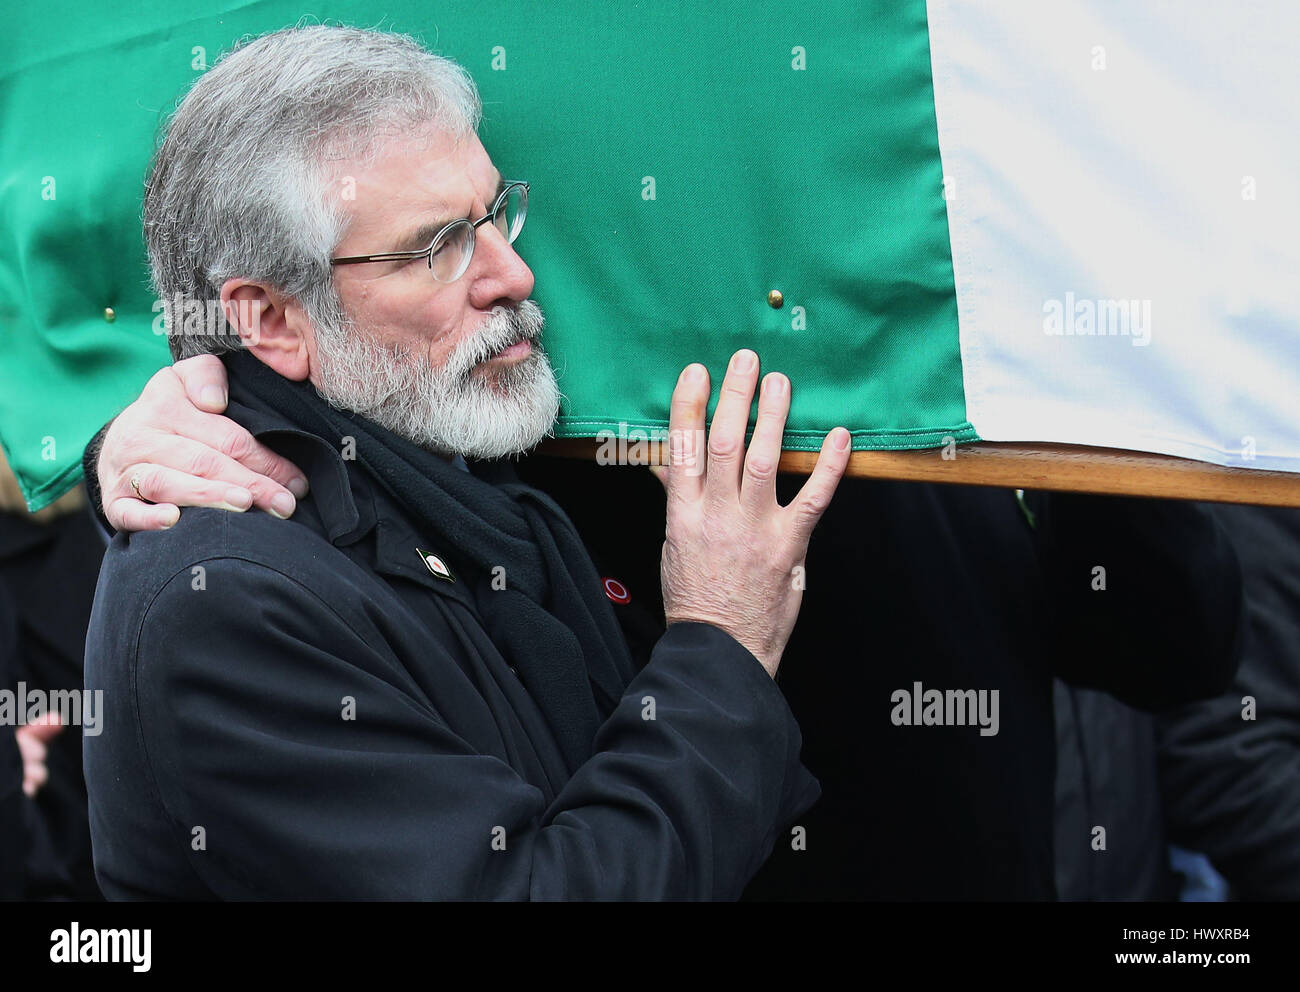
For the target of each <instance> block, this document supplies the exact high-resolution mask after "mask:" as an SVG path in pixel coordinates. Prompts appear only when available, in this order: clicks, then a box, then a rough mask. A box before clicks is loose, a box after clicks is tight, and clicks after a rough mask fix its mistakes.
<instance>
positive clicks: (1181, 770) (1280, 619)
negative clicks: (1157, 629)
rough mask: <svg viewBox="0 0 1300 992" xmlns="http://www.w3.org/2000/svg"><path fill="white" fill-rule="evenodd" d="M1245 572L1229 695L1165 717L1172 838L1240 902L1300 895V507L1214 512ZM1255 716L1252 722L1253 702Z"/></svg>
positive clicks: (1163, 752)
mask: <svg viewBox="0 0 1300 992" xmlns="http://www.w3.org/2000/svg"><path fill="white" fill-rule="evenodd" d="M1213 513H1214V516H1215V518H1216V519H1217V520H1218V521H1219V522H1220V524H1222V526H1223V527H1224V529H1225V530H1226V531H1227V533H1228V535H1229V536H1230V537H1231V538H1232V540H1233V541H1234V542H1235V544H1236V547H1237V555H1238V557H1239V558H1240V559H1241V563H1242V572H1243V574H1244V576H1245V590H1246V616H1247V622H1246V626H1245V639H1244V646H1243V651H1242V662H1241V669H1240V671H1239V672H1238V673H1237V677H1236V678H1235V679H1234V680H1233V683H1232V687H1231V689H1230V690H1229V691H1228V692H1226V693H1225V694H1223V695H1222V696H1220V697H1218V698H1216V699H1212V700H1208V701H1206V702H1201V703H1195V704H1192V705H1189V706H1185V707H1181V708H1179V709H1177V710H1175V711H1173V712H1170V713H1167V714H1162V715H1161V717H1160V719H1159V721H1158V727H1159V735H1160V736H1159V745H1160V762H1161V779H1162V785H1163V792H1164V801H1165V810H1166V816H1167V818H1168V824H1169V834H1170V839H1171V840H1173V841H1174V842H1175V843H1177V844H1180V845H1182V846H1183V847H1186V848H1189V849H1190V850H1193V851H1198V852H1200V853H1202V854H1205V855H1206V856H1208V857H1209V859H1210V861H1211V862H1213V864H1214V867H1215V868H1216V869H1218V871H1219V872H1220V873H1222V874H1223V875H1224V877H1225V878H1227V880H1228V881H1229V882H1230V883H1231V885H1232V889H1233V895H1234V897H1235V898H1240V899H1284V900H1296V899H1300V510H1295V509H1284V508H1273V507H1258V506H1216V507H1215V508H1214V509H1213ZM1246 696H1250V697H1252V698H1253V699H1254V701H1255V719H1253V720H1248V719H1244V718H1243V711H1244V710H1245V707H1246V704H1245V703H1243V698H1244V697H1246Z"/></svg>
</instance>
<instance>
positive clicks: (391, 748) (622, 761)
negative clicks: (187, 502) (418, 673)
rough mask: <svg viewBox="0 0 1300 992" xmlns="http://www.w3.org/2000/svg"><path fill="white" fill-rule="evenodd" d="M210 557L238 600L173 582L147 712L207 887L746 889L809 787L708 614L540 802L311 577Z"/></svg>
mask: <svg viewBox="0 0 1300 992" xmlns="http://www.w3.org/2000/svg"><path fill="white" fill-rule="evenodd" d="M205 564H206V568H207V576H206V581H207V585H208V587H209V588H211V587H214V586H217V585H224V584H227V583H228V584H229V585H230V586H231V587H237V588H239V589H240V591H241V595H240V596H238V597H219V598H218V597H211V598H208V597H196V596H195V595H194V594H193V593H192V592H190V591H188V590H189V572H188V571H185V572H183V573H181V574H180V575H179V576H178V577H176V578H174V579H173V580H172V581H171V582H169V583H168V585H167V586H166V587H164V588H163V590H162V591H161V592H160V593H159V595H158V596H157V597H156V599H155V600H154V601H153V603H152V605H151V606H150V608H149V612H148V614H147V615H146V617H145V619H144V623H143V626H142V632H141V635H140V639H139V642H138V649H137V651H136V658H137V665H136V678H135V682H136V684H138V686H139V689H138V692H139V696H138V699H137V701H136V705H137V706H138V709H139V723H140V727H139V732H140V733H141V734H142V742H143V745H144V751H145V753H146V754H147V755H148V756H149V761H150V765H151V771H152V775H153V776H154V779H155V780H156V782H157V787H158V794H159V796H160V797H161V801H162V802H163V804H164V805H165V806H166V812H167V814H168V817H169V819H171V820H172V821H173V822H174V823H175V824H177V830H178V839H179V841H180V843H182V844H184V845H185V847H186V849H187V850H188V848H189V844H188V838H189V835H190V831H191V830H192V829H193V827H194V826H196V825H201V826H203V827H204V829H205V834H206V838H207V846H206V850H204V851H201V852H198V853H190V854H189V855H187V856H188V857H189V860H190V863H191V864H192V866H193V867H194V870H195V871H196V872H197V873H198V874H199V876H201V878H202V879H203V881H204V883H205V885H206V886H207V887H208V888H209V889H210V890H211V891H213V892H214V893H216V894H217V895H218V896H220V897H223V898H230V899H268V898H269V899H290V898H293V899H338V898H345V899H437V900H444V899H456V900H459V899H511V900H526V899H538V900H560V899H563V900H570V899H735V898H738V897H739V895H740V892H741V890H742V888H743V887H744V885H745V884H746V883H747V882H748V881H749V879H750V877H751V876H752V875H753V874H754V873H755V872H756V871H757V870H758V868H759V866H760V865H761V864H762V862H763V860H765V858H766V857H767V855H768V854H769V853H770V851H771V849H772V846H773V844H774V843H775V839H776V836H777V833H778V831H779V830H780V829H781V828H783V827H785V826H786V825H787V824H788V822H789V821H790V820H791V819H793V817H795V816H797V815H798V813H800V812H802V811H803V810H804V809H806V808H807V807H808V806H809V805H810V804H811V803H812V802H813V801H814V799H815V798H816V796H817V794H818V791H819V790H818V787H817V783H816V780H815V779H814V778H812V776H811V775H810V774H809V773H808V772H807V770H806V769H805V768H804V767H803V766H802V764H800V762H799V751H800V747H801V738H800V734H799V728H798V725H797V724H796V723H795V721H794V718H793V716H792V715H791V713H790V711H789V708H788V707H787V705H786V703H785V700H784V697H783V696H782V694H781V692H780V690H779V689H778V688H777V687H776V685H775V684H774V683H773V681H772V679H771V678H770V677H769V676H768V675H767V673H766V672H765V671H764V670H763V668H762V666H761V665H760V664H759V663H758V661H757V660H756V659H755V658H754V656H753V655H752V654H750V653H749V652H748V651H747V650H746V649H745V648H743V647H742V646H741V645H740V644H739V643H738V642H737V641H735V640H734V639H733V638H732V637H731V636H729V635H728V634H726V633H724V632H723V631H721V630H719V629H717V628H715V627H712V626H708V625H705V624H698V623H681V624H676V625H674V626H673V627H672V628H670V629H669V631H668V632H667V633H666V634H665V635H664V636H663V638H662V639H661V640H660V642H659V644H658V646H657V647H656V649H655V651H654V654H653V656H652V658H651V660H650V663H649V664H648V665H647V666H646V667H645V668H644V669H643V670H642V671H641V673H640V674H639V675H637V676H636V678H635V679H634V680H633V681H632V683H631V684H630V685H629V687H628V689H627V691H626V694H625V695H624V697H623V699H622V701H621V703H620V704H619V705H618V707H617V708H616V709H615V711H614V712H613V714H612V715H611V716H610V717H609V718H608V720H607V721H606V722H605V724H604V725H603V726H602V727H601V728H600V730H599V733H598V735H597V737H596V742H595V753H594V755H593V757H592V758H590V759H589V760H588V761H587V762H586V764H584V765H583V766H582V767H581V768H579V769H578V770H577V772H576V773H575V774H574V776H573V777H572V778H571V779H570V780H569V782H568V783H567V784H566V785H565V786H564V787H563V788H562V789H561V790H560V792H559V794H558V795H557V796H556V798H555V800H554V801H553V802H552V803H551V804H550V805H549V806H548V805H546V804H545V803H544V801H543V796H542V793H541V792H540V791H539V790H538V789H537V788H536V787H534V786H533V785H531V784H530V783H529V782H527V781H526V780H524V779H523V778H522V777H520V775H518V774H517V773H516V772H515V771H514V769H513V768H511V766H510V765H508V764H506V763H505V762H503V761H501V760H499V759H498V758H496V757H494V756H492V755H486V754H482V753H477V752H476V751H475V750H474V749H473V748H471V747H470V746H469V744H467V742H466V741H465V740H463V739H462V738H460V737H458V736H457V734H456V733H454V732H453V730H452V729H451V728H450V726H449V724H448V721H447V720H445V719H444V718H443V716H442V715H441V714H440V713H438V712H437V711H436V709H435V708H434V707H433V706H430V705H429V704H428V703H425V702H424V701H422V700H418V699H416V698H414V697H413V696H412V695H411V694H410V693H409V692H408V691H406V690H405V689H404V688H402V687H401V686H400V685H399V682H398V680H393V681H389V680H387V679H386V678H383V677H377V676H376V674H375V673H382V672H383V671H384V669H385V667H386V666H388V667H391V666H393V665H395V664H398V663H397V662H396V661H395V659H392V658H391V657H385V655H384V646H383V645H382V644H377V643H374V639H373V638H367V637H364V636H362V635H361V634H360V633H358V631H357V629H355V627H354V626H353V625H352V624H351V623H349V622H347V621H345V620H344V619H343V618H342V617H341V616H340V615H339V613H338V612H336V610H335V609H334V608H332V607H331V606H330V605H328V604H327V603H326V602H325V601H324V600H323V599H321V598H320V597H319V596H317V595H316V594H315V593H314V592H312V591H310V590H308V589H306V588H305V587H304V586H303V585H301V584H300V583H298V582H297V581H296V580H294V579H292V578H290V577H288V576H285V575H283V574H281V573H279V572H278V571H275V570H274V569H272V568H271V567H268V566H264V565H259V564H254V563H252V562H248V561H244V560H235V559H218V560H210V561H208V562H207V563H205ZM200 602H202V607H201V608H199V607H198V606H197V604H199V603H200ZM250 604H253V605H252V607H251V608H250ZM429 650H430V652H431V653H437V652H439V651H441V650H442V649H440V648H439V646H438V645H437V644H431V645H430V649H429ZM455 663H456V662H455V661H454V660H453V659H452V658H451V657H450V656H448V658H447V659H446V664H448V665H454V664H455ZM359 685H360V686H362V687H363V688H364V691H363V692H359V691H358V686H359ZM344 696H353V697H354V699H355V707H356V713H355V719H352V720H345V719H342V718H341V717H340V700H341V699H342V698H343V697H344ZM647 697H652V698H653V701H654V707H655V712H654V714H653V719H646V718H645V715H646V701H647ZM434 706H436V700H435V701H434Z"/></svg>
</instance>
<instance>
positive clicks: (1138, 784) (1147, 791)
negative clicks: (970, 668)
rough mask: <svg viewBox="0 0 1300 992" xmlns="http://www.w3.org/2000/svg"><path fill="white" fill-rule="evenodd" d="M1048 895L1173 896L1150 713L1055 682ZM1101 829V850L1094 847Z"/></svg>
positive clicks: (1084, 898) (1102, 898)
mask: <svg viewBox="0 0 1300 992" xmlns="http://www.w3.org/2000/svg"><path fill="white" fill-rule="evenodd" d="M1056 740H1057V748H1056V893H1057V896H1058V897H1059V898H1060V899H1062V900H1063V901H1068V902H1147V901H1152V900H1158V901H1168V900H1172V899H1176V898H1178V882H1177V876H1176V875H1174V873H1173V872H1172V871H1171V870H1170V868H1169V857H1168V851H1167V848H1166V845H1165V823H1164V811H1163V810H1162V808H1161V804H1160V782H1159V777H1158V772H1157V764H1156V732H1155V718H1154V717H1153V716H1152V715H1151V714H1150V713H1143V712H1142V711H1140V710H1135V709H1133V707H1131V706H1127V705H1125V704H1124V703H1121V702H1120V701H1119V700H1117V699H1114V698H1112V697H1111V696H1108V695H1106V694H1105V693H1104V692H1095V691H1093V690H1092V689H1076V688H1074V687H1073V686H1069V685H1066V684H1065V683H1064V682H1061V681H1059V680H1058V681H1057V683H1056ZM1097 827H1102V828H1104V829H1105V831H1106V832H1105V834H1104V836H1103V837H1102V838H1101V839H1102V840H1104V842H1105V848H1104V849H1099V848H1097V847H1094V836H1095V835H1094V829H1095V828H1097Z"/></svg>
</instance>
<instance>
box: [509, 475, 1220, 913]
mask: <svg viewBox="0 0 1300 992" xmlns="http://www.w3.org/2000/svg"><path fill="white" fill-rule="evenodd" d="M521 471H522V473H523V474H524V475H526V476H527V477H528V478H529V479H530V480H531V481H533V482H534V483H535V484H537V485H539V486H540V487H541V488H543V489H545V490H546V491H547V492H549V493H551V494H552V495H553V496H554V497H555V498H556V499H557V500H558V501H559V502H560V503H561V505H563V506H564V508H565V510H566V511H567V512H568V513H569V515H570V516H571V518H572V519H573V520H574V522H575V524H576V525H577V527H578V529H579V531H580V532H581V533H582V534H583V537H584V539H586V541H587V543H588V545H589V546H592V547H594V548H595V549H596V551H597V553H598V554H599V555H600V556H601V557H602V558H603V559H604V560H605V561H606V563H607V567H608V568H610V569H612V570H614V571H613V574H615V575H625V574H626V575H629V576H635V577H636V578H637V581H638V584H639V585H641V586H642V587H643V588H657V587H654V586H651V585H650V578H651V576H652V575H657V569H658V560H659V552H660V549H661V547H662V542H663V531H662V524H663V519H664V496H663V493H662V488H661V487H660V484H659V482H658V481H657V480H656V479H655V478H654V477H653V476H652V475H651V474H650V472H649V471H648V470H647V469H645V468H635V467H631V468H616V467H608V466H600V465H596V464H594V463H590V462H580V461H569V460H562V459H553V458H543V457H538V456H534V457H532V458H530V459H528V460H527V461H526V462H525V464H524V466H523V468H522V469H521ZM802 482H803V479H802V478H798V477H793V476H786V477H782V480H781V484H780V489H781V491H782V501H783V502H786V501H788V500H789V499H790V498H791V497H792V496H793V495H794V493H795V492H797V490H798V488H799V486H800V485H802ZM1027 503H1028V508H1029V510H1030V512H1031V513H1032V514H1033V515H1034V517H1035V520H1036V524H1037V526H1036V528H1035V527H1031V525H1030V523H1029V521H1028V515H1027V514H1026V513H1025V512H1024V510H1022V508H1021V506H1020V505H1019V503H1018V502H1017V499H1016V496H1015V493H1014V492H1012V491H1010V490H1006V489H991V488H977V487H964V486H940V485H927V484H920V483H904V482H884V481H874V480H866V479H845V480H844V481H843V482H842V483H841V485H840V488H839V490H838V492H837V493H836V496H835V499H834V500H833V501H832V503H831V506H830V509H829V510H828V511H827V513H826V515H825V517H824V518H823V519H822V522H821V524H820V525H819V526H818V528H817V530H816V532H815V533H814V535H813V539H812V543H811V545H810V548H809V553H808V560H807V591H806V592H805V596H804V603H803V610H802V612H801V614H800V617H799V622H798V625H797V626H796V628H795V632H794V636H793V638H792V639H791V641H790V644H789V646H788V648H787V650H786V652H785V656H784V660H783V661H782V664H781V670H780V674H779V676H778V681H779V683H780V685H781V687H782V689H783V691H784V692H785V694H786V698H787V700H788V701H789V703H790V706H791V709H792V710H793V711H794V714H795V716H796V718H797V720H798V722H799V725H800V727H801V728H802V729H803V734H804V751H803V755H804V762H805V764H806V765H807V766H808V768H809V769H810V770H811V771H812V772H813V774H814V775H816V776H817V777H818V779H819V780H820V781H821V784H822V798H821V800H820V801H819V802H818V803H817V804H816V805H815V806H814V807H813V808H812V809H811V810H809V811H808V812H807V813H806V814H804V816H803V817H802V818H801V819H800V821H799V824H800V825H802V826H803V827H805V828H806V845H807V846H806V849H805V850H794V849H793V848H792V845H791V838H790V836H788V835H787V837H786V838H785V843H778V844H777V846H776V849H775V851H774V852H773V855H772V857H771V858H770V859H769V861H768V863H767V865H766V866H765V867H764V869H763V870H762V871H761V872H760V873H759V875H758V876H757V877H756V878H755V880H754V882H753V883H751V885H750V887H749V889H748V890H747V893H746V894H747V896H748V897H751V898H773V899H776V898H779V899H880V900H910V899H933V900H945V899H1052V898H1054V897H1055V894H1056V889H1055V883H1054V855H1053V829H1054V806H1055V802H1054V771H1055V753H1056V737H1055V728H1054V720H1053V695H1052V679H1053V675H1060V676H1061V677H1063V678H1066V679H1069V680H1071V681H1073V682H1074V683H1075V684H1079V685H1089V686H1092V687H1095V688H1099V689H1105V690H1107V691H1109V692H1112V693H1114V694H1115V695H1116V696H1118V697H1119V698H1121V699H1124V700H1126V701H1128V702H1130V703H1132V704H1134V705H1137V706H1158V705H1161V704H1167V703H1173V702H1178V701H1182V700H1187V699H1194V698H1199V697H1205V696H1209V695H1213V694H1215V693H1217V692H1219V691H1221V690H1222V688H1223V687H1224V686H1226V685H1227V684H1228V681H1229V679H1230V678H1231V676H1232V672H1233V670H1234V667H1235V664H1236V647H1235V642H1236V638H1237V634H1238V623H1239V616H1240V609H1241V604H1240V595H1241V591H1240V574H1239V570H1238V566H1237V562H1236V558H1235V556H1234V554H1233V551H1232V548H1231V546H1230V545H1229V543H1228V541H1227V540H1226V538H1225V537H1224V535H1223V534H1222V532H1221V531H1220V530H1219V529H1218V527H1217V526H1216V525H1215V523H1214V522H1213V520H1212V519H1211V517H1210V516H1209V515H1208V513H1207V512H1206V510H1205V509H1204V508H1203V507H1201V506H1199V505H1196V504H1189V503H1179V502H1164V501H1153V500H1140V499H1119V498H1102V497H1085V496H1075V495H1066V494H1047V493H1029V494H1027ZM1097 565H1100V566H1103V567H1104V568H1105V569H1106V573H1105V578H1106V589H1105V591H1093V589H1092V582H1093V571H1092V570H1093V567H1094V566H1097ZM914 682H920V683H921V684H922V691H924V690H925V689H932V688H933V689H940V690H946V689H968V688H969V689H976V690H979V689H998V690H999V691H1000V696H999V700H1000V702H999V710H1000V728H999V732H998V733H997V735H995V736H980V734H979V730H978V728H977V727H974V726H965V727H952V726H921V727H917V726H895V725H894V724H893V723H892V722H891V719H890V716H891V711H892V709H893V704H892V703H891V694H892V693H893V692H894V691H895V690H897V689H907V690H911V689H912V687H913V683H914Z"/></svg>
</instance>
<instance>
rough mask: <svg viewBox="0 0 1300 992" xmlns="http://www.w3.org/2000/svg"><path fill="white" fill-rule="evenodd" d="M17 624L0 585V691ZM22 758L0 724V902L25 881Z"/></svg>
mask: <svg viewBox="0 0 1300 992" xmlns="http://www.w3.org/2000/svg"><path fill="white" fill-rule="evenodd" d="M17 651H18V624H17V621H16V620H15V619H14V611H13V605H12V604H11V603H10V602H9V594H8V592H7V591H6V590H5V588H4V587H3V586H0V689H7V688H10V687H12V686H13V683H14V682H16V681H17V680H16V679H14V678H13V677H12V676H11V675H10V673H11V672H12V671H13V667H14V658H15V655H16V654H17ZM26 802H27V797H26V796H24V795H23V759H22V754H21V753H20V752H19V750H18V741H17V740H16V739H15V737H14V728H13V727H9V726H5V725H3V724H0V900H4V899H21V898H22V897H23V894H24V889H25V887H26V879H27V848H28V838H27V827H26V825H25V823H24V822H23V814H24V811H23V807H24V805H25V804H26Z"/></svg>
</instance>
